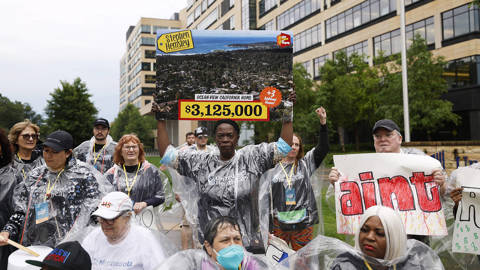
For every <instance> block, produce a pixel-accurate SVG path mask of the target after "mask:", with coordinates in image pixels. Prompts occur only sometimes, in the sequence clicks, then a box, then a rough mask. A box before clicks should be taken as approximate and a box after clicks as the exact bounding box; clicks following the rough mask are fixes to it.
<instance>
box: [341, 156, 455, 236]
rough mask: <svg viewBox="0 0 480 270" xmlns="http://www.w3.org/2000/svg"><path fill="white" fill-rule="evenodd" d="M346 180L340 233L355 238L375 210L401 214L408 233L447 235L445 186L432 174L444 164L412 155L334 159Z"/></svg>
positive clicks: (343, 180) (342, 157) (342, 191)
mask: <svg viewBox="0 0 480 270" xmlns="http://www.w3.org/2000/svg"><path fill="white" fill-rule="evenodd" d="M333 160H334V163H335V167H336V168H337V169H338V170H339V171H340V172H341V174H342V176H341V177H340V179H339V181H338V182H337V183H335V204H336V212H337V231H338V233H344V234H354V233H355V231H356V230H357V229H358V226H359V223H360V218H361V216H362V215H363V213H364V212H365V210H366V209H368V208H369V207H371V206H374V205H384V206H388V207H391V208H393V209H395V210H397V211H398V213H399V214H400V216H401V217H402V220H403V223H404V225H405V230H406V232H407V234H417V235H446V234H447V227H446V224H445V216H444V214H443V210H442V203H441V200H440V187H439V186H438V185H437V184H436V183H435V182H434V181H433V176H432V171H433V170H434V169H436V168H440V167H441V165H440V163H439V162H438V160H436V159H434V158H432V157H429V156H426V155H425V156H423V155H410V154H390V153H389V154H387V153H378V154H377V153H375V154H357V155H340V156H333Z"/></svg>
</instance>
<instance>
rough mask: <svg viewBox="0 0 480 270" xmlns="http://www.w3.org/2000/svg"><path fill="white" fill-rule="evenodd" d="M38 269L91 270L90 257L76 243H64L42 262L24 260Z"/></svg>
mask: <svg viewBox="0 0 480 270" xmlns="http://www.w3.org/2000/svg"><path fill="white" fill-rule="evenodd" d="M25 262H26V263H28V264H31V265H35V266H38V267H42V266H50V267H54V268H55V269H60V270H91V269H92V261H91V260H90V256H89V255H88V253H87V252H86V251H85V249H83V248H82V246H81V245H80V243H78V241H74V242H65V243H62V244H60V245H58V246H56V247H55V248H54V249H53V250H52V251H51V252H50V253H49V254H48V255H47V256H46V257H45V259H43V261H36V260H26V261H25Z"/></svg>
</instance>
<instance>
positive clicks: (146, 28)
mask: <svg viewBox="0 0 480 270" xmlns="http://www.w3.org/2000/svg"><path fill="white" fill-rule="evenodd" d="M150 31H151V25H145V24H142V25H141V32H142V33H147V34H150Z"/></svg>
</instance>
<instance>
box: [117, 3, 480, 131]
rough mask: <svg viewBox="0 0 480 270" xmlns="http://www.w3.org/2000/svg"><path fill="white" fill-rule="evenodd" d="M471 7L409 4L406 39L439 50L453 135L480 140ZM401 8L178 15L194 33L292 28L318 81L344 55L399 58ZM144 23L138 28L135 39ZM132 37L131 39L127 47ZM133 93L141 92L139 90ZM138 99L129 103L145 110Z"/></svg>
mask: <svg viewBox="0 0 480 270" xmlns="http://www.w3.org/2000/svg"><path fill="white" fill-rule="evenodd" d="M470 2H471V1H466V0H456V1H449V0H405V5H406V7H405V10H406V35H407V39H411V38H412V37H413V36H414V34H417V33H418V34H420V35H422V36H423V37H424V38H425V39H426V41H427V44H428V46H429V48H430V49H431V50H432V51H433V53H434V54H435V55H443V56H444V57H445V60H446V61H448V65H447V67H446V70H445V78H446V79H447V81H448V85H449V92H448V93H447V94H446V95H445V98H446V99H448V100H450V101H452V102H453V104H454V107H453V110H454V112H455V113H457V114H459V115H460V116H461V117H462V123H461V125H460V127H459V128H457V129H456V132H457V134H455V135H454V138H455V139H470V140H480V66H479V65H480V11H479V9H478V7H470V6H469V3H470ZM399 10H400V1H397V0H189V1H188V4H187V7H186V8H185V9H183V10H182V11H180V16H179V17H180V18H181V21H182V22H181V23H180V22H178V25H181V27H182V28H189V29H231V30H247V29H266V30H290V31H292V32H293V33H294V62H299V63H302V64H303V65H304V67H305V68H306V69H307V71H308V72H309V73H310V74H311V75H312V77H313V78H314V79H316V80H318V79H320V78H319V69H320V67H321V66H322V65H323V64H324V63H325V61H326V60H327V59H331V58H332V57H333V56H334V54H335V52H336V51H338V50H346V52H347V54H350V53H353V52H357V53H359V54H362V53H363V54H365V55H367V56H368V61H369V63H370V65H372V64H373V58H374V57H375V56H376V55H377V54H378V52H379V51H380V50H382V51H384V54H386V55H390V54H395V53H399V52H400V48H401V46H400V44H401V43H400V30H399V29H400V11H399ZM141 24H143V23H142V22H139V23H138V24H137V26H136V28H135V31H136V32H135V31H134V33H135V34H137V33H139V32H138V31H139V29H140V28H141ZM152 31H153V29H152ZM140 32H141V30H140ZM152 33H153V32H152ZM140 35H141V36H142V37H143V35H144V34H142V33H140ZM151 36H152V37H153V36H154V35H151ZM149 37H150V36H149ZM129 40H130V39H129V38H128V35H127V43H128V42H129ZM407 43H409V42H408V41H407ZM151 49H152V50H154V47H151ZM127 57H128V54H126V55H125V56H124V58H123V59H122V63H123V61H125V59H126V58H127ZM129 59H130V58H129ZM142 59H143V58H142ZM142 61H143V60H142ZM151 61H152V62H154V59H152V60H151ZM148 62H150V61H148ZM127 65H128V64H127V63H126V64H125V66H127ZM142 65H143V63H142ZM136 68H137V69H138V67H136ZM140 69H142V68H140ZM122 74H123V73H122ZM148 74H150V73H148ZM151 74H154V72H152V73H151ZM140 80H143V78H142V79H140ZM149 87H154V85H153V84H151V86H149ZM135 89H137V88H135ZM121 91H123V92H125V91H129V94H128V95H129V96H130V90H125V89H123V88H122V90H121ZM123 92H121V93H123ZM132 94H133V95H136V94H135V93H133V90H132ZM122 97H124V98H126V97H125V95H122V94H121V102H120V107H121V108H122V104H124V102H126V101H127V100H126V99H125V100H122ZM140 100H141V99H138V98H135V99H132V100H128V101H129V102H140V105H141V103H142V102H141V101H140ZM134 104H135V103H134ZM448 136H450V139H452V138H453V137H451V136H453V135H451V134H450V135H447V136H446V138H448Z"/></svg>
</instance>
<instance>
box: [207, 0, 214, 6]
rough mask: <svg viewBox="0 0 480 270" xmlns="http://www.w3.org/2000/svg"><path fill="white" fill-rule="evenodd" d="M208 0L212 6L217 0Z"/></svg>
mask: <svg viewBox="0 0 480 270" xmlns="http://www.w3.org/2000/svg"><path fill="white" fill-rule="evenodd" d="M207 1H208V2H207V4H208V6H210V5H211V4H213V3H215V0H207Z"/></svg>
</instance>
